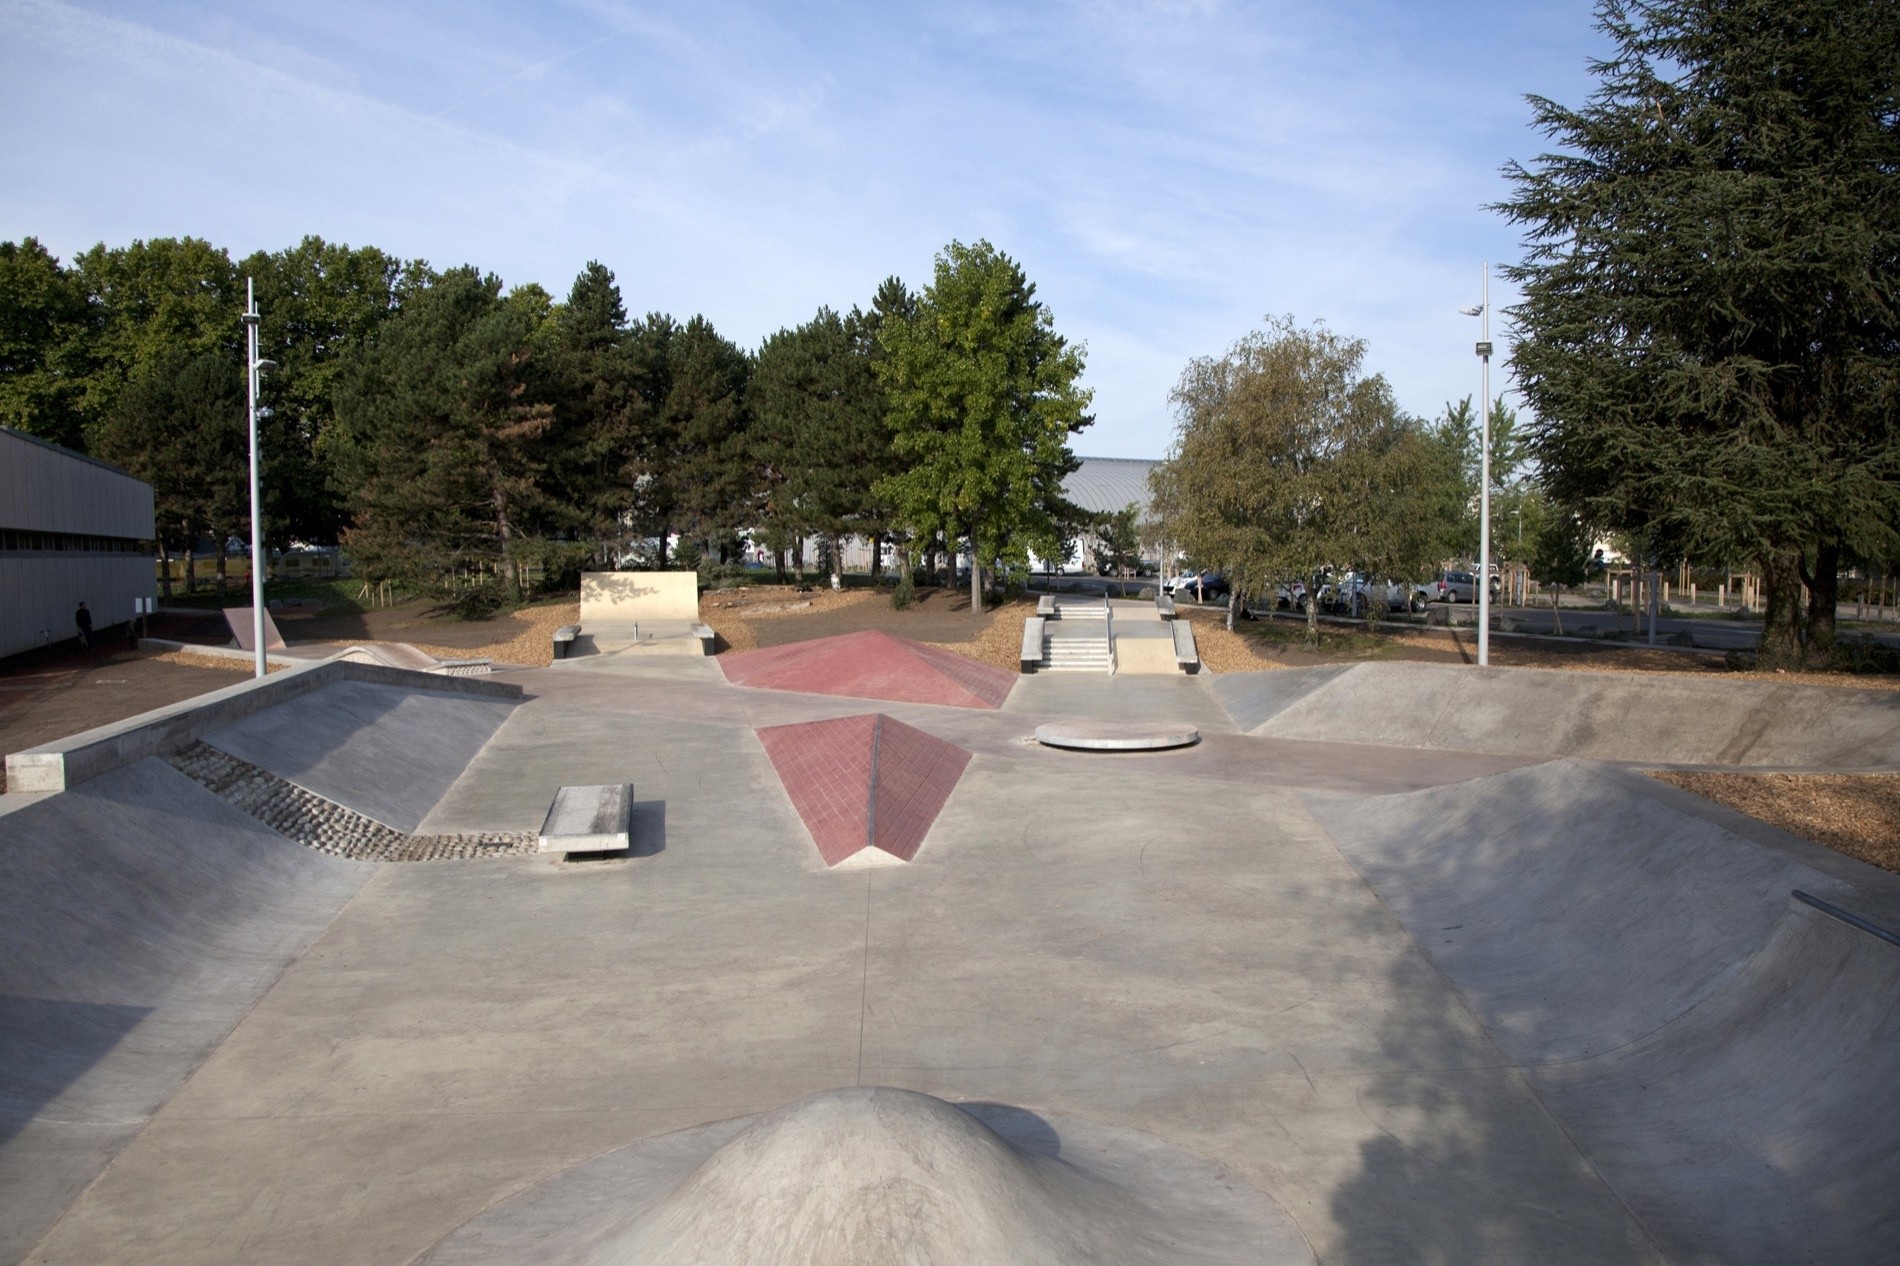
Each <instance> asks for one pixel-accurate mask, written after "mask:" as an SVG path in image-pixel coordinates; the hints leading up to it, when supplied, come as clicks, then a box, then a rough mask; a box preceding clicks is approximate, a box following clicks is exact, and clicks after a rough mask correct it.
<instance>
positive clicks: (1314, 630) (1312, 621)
mask: <svg viewBox="0 0 1900 1266" xmlns="http://www.w3.org/2000/svg"><path fill="white" fill-rule="evenodd" d="M1306 644H1307V646H1308V647H1310V648H1312V649H1313V650H1318V649H1319V591H1318V590H1317V589H1309V590H1307V593H1306Z"/></svg>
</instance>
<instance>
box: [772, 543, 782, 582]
mask: <svg viewBox="0 0 1900 1266" xmlns="http://www.w3.org/2000/svg"><path fill="white" fill-rule="evenodd" d="M772 571H773V573H774V574H775V575H777V576H778V582H779V583H780V584H781V585H782V584H784V583H785V551H784V550H782V549H775V550H773V551H772Z"/></svg>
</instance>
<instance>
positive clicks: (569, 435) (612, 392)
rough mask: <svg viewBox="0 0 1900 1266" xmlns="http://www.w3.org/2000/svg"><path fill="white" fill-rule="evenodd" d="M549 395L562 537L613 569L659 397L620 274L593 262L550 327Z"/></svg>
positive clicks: (556, 526) (557, 526) (551, 463)
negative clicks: (647, 373) (632, 326)
mask: <svg viewBox="0 0 1900 1266" xmlns="http://www.w3.org/2000/svg"><path fill="white" fill-rule="evenodd" d="M542 335H543V336H542V344H543V347H544V349H545V354H544V355H543V356H542V357H541V365H542V369H543V371H544V372H545V374H546V377H547V387H546V395H547V398H548V400H549V401H550V402H551V403H552V405H553V409H554V417H553V425H552V428H551V430H550V432H549V435H548V436H547V441H546V444H545V447H546V450H547V465H548V477H549V480H550V483H551V484H552V486H553V487H554V488H556V489H558V490H559V495H558V496H556V497H554V498H553V499H552V501H553V505H552V506H551V509H550V516H549V517H550V524H549V526H550V527H551V528H553V530H555V531H557V532H559V533H563V534H566V535H568V536H571V537H574V538H576V539H582V538H585V539H587V540H589V541H592V542H594V543H595V546H594V548H593V550H592V551H590V552H591V553H592V554H593V556H594V558H595V559H596V561H598V562H606V561H608V560H609V559H610V558H613V557H615V556H616V555H618V554H619V553H620V552H621V551H623V550H624V549H625V548H626V547H627V546H628V545H629V544H630V543H631V542H630V541H629V540H628V539H627V537H628V534H629V533H630V532H632V531H634V530H636V529H637V527H638V526H639V525H636V524H635V523H634V521H633V511H634V500H635V490H636V488H637V487H638V486H639V484H640V482H641V480H642V478H643V476H644V475H645V473H646V471H647V470H648V468H649V459H650V458H651V457H652V456H653V455H652V454H649V453H648V452H647V450H646V447H645V438H646V433H647V430H648V429H649V426H650V423H651V419H652V415H653V400H652V393H651V391H650V390H648V384H647V383H646V381H645V377H644V374H643V363H642V360H641V358H640V356H639V355H638V352H639V349H638V348H636V346H635V345H634V342H633V337H632V333H631V331H630V330H629V329H628V326H627V311H626V306H625V305H624V304H623V303H622V302H621V297H620V286H619V284H618V283H617V282H616V281H615V280H614V275H613V273H612V272H610V271H609V270H608V269H607V268H605V267H604V266H602V265H601V264H600V263H598V262H597V261H589V262H588V264H587V266H586V267H585V268H583V269H582V270H581V272H580V275H579V276H577V277H576V278H575V279H574V285H573V286H572V288H570V289H569V291H568V296H567V301H566V302H565V303H564V304H562V305H560V306H559V307H558V308H556V309H555V310H554V313H553V319H552V320H550V321H549V322H547V323H546V324H545V325H544V326H543V330H542Z"/></svg>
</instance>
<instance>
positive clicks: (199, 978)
mask: <svg viewBox="0 0 1900 1266" xmlns="http://www.w3.org/2000/svg"><path fill="white" fill-rule="evenodd" d="M373 869H374V868H373V867H371V866H367V865H362V864H359V863H354V862H344V861H337V860H335V859H332V858H327V857H324V856H322V855H320V854H318V853H314V852H312V851H311V850H309V849H306V848H303V847H301V846H299V845H297V844H293V843H291V842H290V841H288V840H286V839H284V838H283V837H281V836H279V835H276V834H275V833H273V832H271V831H269V830H267V829H265V828H264V827H263V826H262V825H260V824H259V823H258V822H256V821H255V820H253V819H251V818H249V817H246V816H245V815H243V814H242V813H239V812H238V811H237V810H236V809H233V808H231V807H230V806H228V805H226V804H225V803H224V802H223V801H221V800H219V799H218V798H217V797H215V796H213V795H211V794H210V793H209V792H207V791H205V790H204V789H203V788H201V787H199V786H198V785H197V784H196V783H194V782H192V781H191V780H190V779H188V778H186V777H185V776H184V775H182V774H180V773H178V772H177V771H175V770H173V769H172V768H171V767H169V766H168V765H165V764H164V763H162V762H161V761H158V760H152V759H147V760H143V761H140V762H138V763H137V764H134V765H130V766H127V767H124V768H122V769H119V770H115V771H113V772H111V773H108V774H104V775H102V776H100V777H98V778H95V779H93V780H91V781H90V782H88V783H86V784H85V785H84V786H82V787H79V788H76V789H74V790H71V791H67V792H65V793H63V794H59V795H53V796H48V797H46V798H45V799H43V800H40V801H38V802H36V803H33V804H29V805H26V806H25V807H24V808H21V809H18V810H15V811H13V812H10V813H7V814H6V815H4V816H0V1261H9V1262H10V1261H17V1260H20V1259H22V1258H23V1257H25V1256H26V1254H27V1253H28V1252H29V1251H30V1250H31V1249H32V1247H33V1245H34V1244H35V1243H37V1242H38V1241H39V1239H40V1237H41V1236H43V1235H44V1234H45V1233H46V1231H47V1229H48V1227H49V1226H50V1224H51V1221H52V1219H53V1218H54V1217H55V1216H57V1214H58V1211H59V1210H61V1209H64V1208H66V1207H67V1206H68V1205H69V1204H71V1203H72V1201H73V1200H74V1199H75V1198H77V1196H78V1195H79V1193H80V1192H81V1191H82V1190H83V1189H84V1188H85V1187H86V1186H87V1184H89V1183H90V1182H91V1181H92V1180H93V1178H94V1177H95V1176H96V1175H97V1174H98V1173H99V1171H100V1170H101V1169H103V1168H104V1167H105V1165H106V1164H107V1163H108V1162H109V1161H110V1160H111V1159H112V1157H113V1156H114V1155H116V1154H117V1153H118V1151H119V1149H120V1148H121V1147H123V1146H124V1145H125V1144H126V1143H127V1142H129V1141H130V1140H131V1139H132V1137H133V1136H134V1135H136V1134H137V1133H138V1132H139V1131H140V1130H141V1129H143V1128H144V1126H145V1123H146V1121H148V1120H149V1119H150V1118H151V1116H152V1115H153V1114H154V1113H156V1112H157V1111H158V1110H159V1109H160V1108H161V1107H163V1106H164V1104H165V1103H166V1101H167V1100H168V1099H170V1098H171V1096H172V1094H173V1092H175V1091H176V1090H177V1089H178V1087H179V1086H180V1085H182V1084H183V1083H184V1081H185V1079H186V1078H187V1077H189V1076H190V1075H191V1073H192V1071H193V1069H195V1068H196V1067H197V1066H198V1064H199V1063H200V1062H201V1061H202V1060H203V1059H204V1058H205V1057H206V1056H207V1055H209V1054H210V1052H211V1051H212V1050H213V1049H214V1048H215V1047H216V1046H217V1045H218V1043H219V1042H221V1041H222V1040H223V1039H224V1037H225V1035H226V1034H227V1033H229V1032H230V1031H231V1029H232V1027H233V1026H235V1025H236V1024H237V1022H238V1021H239V1020H240V1019H242V1018H243V1017H244V1015H245V1014H246V1013H247V1012H249V1011H250V1009H251V1007H252V1006H253V1005H254V1004H255V1003H256V1001H257V1000H258V998H260V997H261V996H262V995H263V994H264V992H265V991H266V990H267V989H269V988H270V986H271V985H272V984H273V983H274V982H275V981H276V979H277V977H278V976H279V975H280V974H281V973H282V972H283V970H284V969H285V968H286V967H288V966H289V965H290V964H291V963H292V962H293V961H294V960H295V959H296V958H297V957H298V955H300V954H301V953H302V952H303V951H304V950H305V949H306V948H307V947H308V946H309V945H310V944H311V943H312V942H313V941H314V940H315V939H316V937H317V936H318V934H319V933H321V932H322V930H323V929H324V927H325V926H327V925H328V924H329V922H330V920H331V919H332V918H334V917H335V915H336V913H337V911H339V910H340V909H342V907H343V904H344V903H345V902H346V901H348V900H349V899H350V897H351V896H352V895H353V894H354V893H355V892H356V890H357V889H358V888H359V887H360V886H361V885H362V884H363V882H364V881H365V879H367V878H368V876H369V875H370V874H371V873H372V871H373Z"/></svg>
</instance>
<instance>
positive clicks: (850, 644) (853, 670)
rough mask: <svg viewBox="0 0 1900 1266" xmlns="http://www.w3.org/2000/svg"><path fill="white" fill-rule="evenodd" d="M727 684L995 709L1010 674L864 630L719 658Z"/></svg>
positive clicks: (1013, 681)
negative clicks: (728, 682)
mask: <svg viewBox="0 0 1900 1266" xmlns="http://www.w3.org/2000/svg"><path fill="white" fill-rule="evenodd" d="M719 666H720V668H721V669H723V670H724V672H725V674H726V680H728V681H730V682H731V683H732V684H733V685H735V686H753V687H757V688H759V689H763V690H794V691H798V692H800V693H802V694H818V695H846V696H848V697H850V698H854V699H888V700H890V701H892V702H894V703H934V704H941V705H944V706H947V707H953V708H1000V707H1002V706H1003V701H1004V700H1005V699H1007V698H1009V692H1010V690H1011V688H1012V687H1014V686H1015V684H1016V674H1015V673H1012V672H1008V671H1006V670H1004V669H1001V668H996V667H993V666H991V665H989V664H979V663H977V662H976V661H975V660H973V659H966V658H964V657H963V656H961V655H958V654H956V653H955V652H953V651H946V650H942V649H940V648H938V647H935V646H929V645H926V644H924V643H922V642H913V641H911V640H910V639H908V638H902V637H893V636H892V635H891V634H889V633H883V632H879V631H878V630H875V629H867V630H865V631H864V632H861V633H843V634H839V635H838V636H836V637H821V638H816V639H814V640H812V641H809V642H794V643H792V644H791V645H789V646H768V647H763V648H761V649H759V650H754V651H736V652H733V653H730V654H726V655H721V656H720V657H719Z"/></svg>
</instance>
